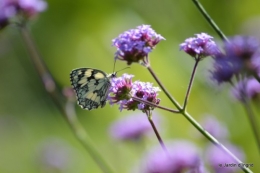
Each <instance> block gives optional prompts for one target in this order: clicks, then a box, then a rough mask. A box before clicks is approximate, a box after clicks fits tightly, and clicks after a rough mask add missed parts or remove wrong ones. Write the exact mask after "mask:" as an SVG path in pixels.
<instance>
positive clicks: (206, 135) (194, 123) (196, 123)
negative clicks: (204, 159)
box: [147, 66, 252, 173]
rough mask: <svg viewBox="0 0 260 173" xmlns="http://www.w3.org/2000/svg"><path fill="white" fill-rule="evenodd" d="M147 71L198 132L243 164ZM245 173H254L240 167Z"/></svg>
mask: <svg viewBox="0 0 260 173" xmlns="http://www.w3.org/2000/svg"><path fill="white" fill-rule="evenodd" d="M147 69H148V70H149V72H150V73H151V75H152V76H153V77H154V79H155V80H156V82H157V83H158V85H159V86H160V88H161V89H162V90H163V92H164V93H165V94H166V95H167V96H168V98H169V99H170V100H171V101H172V103H173V104H174V105H175V106H176V107H177V109H178V110H179V111H180V113H181V114H182V115H183V116H184V117H185V118H186V119H187V120H188V121H189V122H190V123H191V124H192V125H193V126H194V127H195V128H196V129H197V130H198V131H200V132H201V134H202V135H203V136H205V137H206V138H207V139H208V140H209V141H210V142H211V143H213V144H214V145H215V146H217V147H218V148H220V149H221V150H222V151H224V152H225V153H226V154H227V155H228V156H230V157H231V158H232V159H233V160H234V161H236V162H237V163H243V162H242V161H240V160H239V159H238V158H237V157H236V156H235V155H233V153H231V152H230V151H229V150H228V149H227V148H226V147H225V146H224V145H222V144H221V143H220V142H218V140H217V139H215V138H214V137H213V136H212V135H210V133H208V132H207V131H206V130H205V129H203V128H202V126H201V125H200V124H199V123H198V122H197V121H196V120H195V119H194V118H193V117H192V116H191V115H190V114H189V113H187V112H186V111H183V109H182V108H181V107H180V105H179V103H178V102H177V101H176V100H175V99H173V97H171V95H170V94H169V92H168V91H167V90H166V88H165V87H164V85H163V84H162V83H161V81H160V80H159V78H158V77H157V76H156V74H155V73H154V72H153V70H152V68H151V67H150V66H149V67H147ZM240 168H241V169H242V170H243V171H244V172H246V173H252V171H251V170H250V169H249V168H247V167H245V166H243V167H240Z"/></svg>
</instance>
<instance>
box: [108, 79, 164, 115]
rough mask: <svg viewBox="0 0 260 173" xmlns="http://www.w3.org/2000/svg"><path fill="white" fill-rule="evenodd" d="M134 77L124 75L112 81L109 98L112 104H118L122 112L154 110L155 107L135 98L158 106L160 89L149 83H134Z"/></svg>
mask: <svg viewBox="0 0 260 173" xmlns="http://www.w3.org/2000/svg"><path fill="white" fill-rule="evenodd" d="M133 77H134V76H133V75H129V74H123V75H122V77H117V78H113V79H112V80H111V87H110V94H109V97H108V100H109V101H110V104H111V105H113V104H118V105H119V109H120V111H122V110H123V109H126V110H136V109H139V110H142V111H143V112H145V111H147V110H153V109H154V107H153V106H151V105H148V104H144V103H143V102H139V101H136V100H134V99H133V97H137V98H140V99H142V100H144V101H148V102H151V103H153V104H155V105H158V104H159V103H160V99H159V98H157V96H158V91H160V89H159V88H158V87H154V86H153V84H152V83H149V82H141V81H134V82H133V81H132V78H133Z"/></svg>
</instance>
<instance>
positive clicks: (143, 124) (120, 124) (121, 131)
mask: <svg viewBox="0 0 260 173" xmlns="http://www.w3.org/2000/svg"><path fill="white" fill-rule="evenodd" d="M153 120H154V123H155V124H156V127H158V125H159V123H160V117H158V115H156V114H154V115H153ZM152 131H153V129H152V127H151V125H150V123H149V121H148V119H147V116H146V115H144V114H141V113H135V114H131V115H128V116H124V117H123V118H121V119H119V120H117V121H115V122H113V124H112V125H111V126H110V135H111V136H112V137H113V138H114V139H117V140H134V141H136V140H140V139H141V138H142V137H144V136H146V135H148V134H150V132H152Z"/></svg>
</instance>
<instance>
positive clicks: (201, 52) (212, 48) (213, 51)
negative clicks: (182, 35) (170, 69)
mask: <svg viewBox="0 0 260 173" xmlns="http://www.w3.org/2000/svg"><path fill="white" fill-rule="evenodd" d="M195 35H196V36H197V37H191V38H188V39H186V40H185V42H184V43H181V44H180V50H183V51H185V52H186V53H187V54H189V55H190V56H192V57H194V58H196V59H201V58H204V57H207V56H215V55H217V54H219V53H220V51H219V49H218V47H217V45H216V43H215V42H214V41H213V40H212V39H213V37H212V36H210V35H208V34H206V33H201V34H195Z"/></svg>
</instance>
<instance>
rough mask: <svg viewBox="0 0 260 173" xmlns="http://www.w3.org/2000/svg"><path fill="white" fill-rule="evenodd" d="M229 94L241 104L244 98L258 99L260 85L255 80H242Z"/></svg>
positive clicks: (259, 96)
mask: <svg viewBox="0 0 260 173" xmlns="http://www.w3.org/2000/svg"><path fill="white" fill-rule="evenodd" d="M231 92H232V94H233V96H234V97H235V98H236V99H237V100H239V101H242V102H243V101H244V99H245V96H246V97H248V99H252V100H255V99H259V98H260V83H259V82H258V81H257V80H256V79H255V78H249V79H244V80H242V81H240V82H239V83H237V84H236V86H235V87H234V88H233V89H232V91H231Z"/></svg>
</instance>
